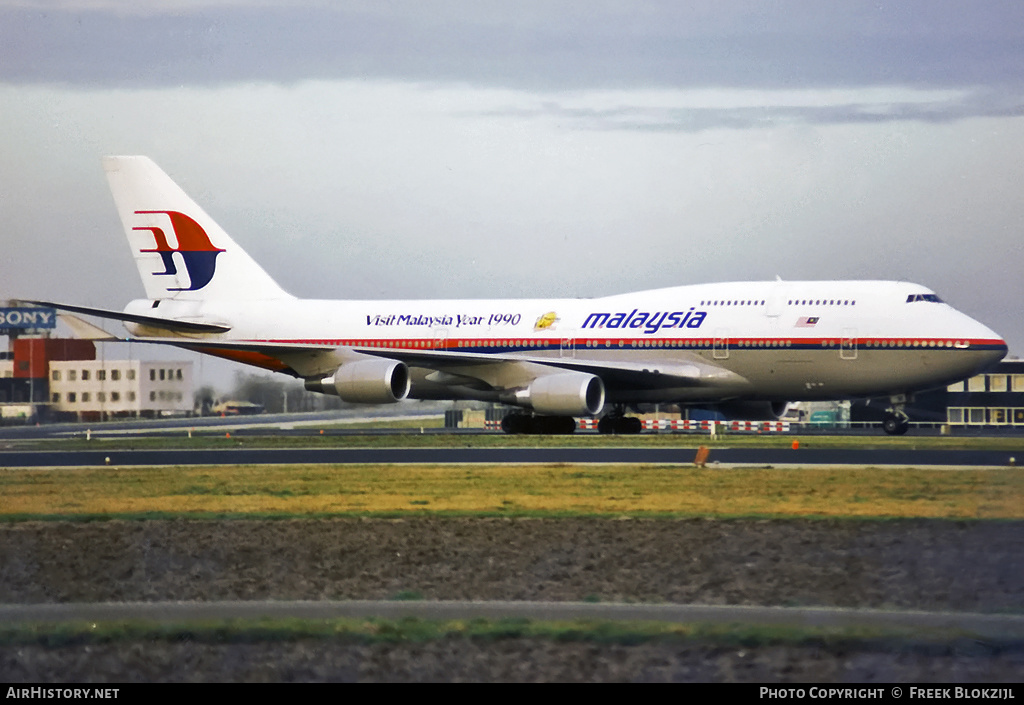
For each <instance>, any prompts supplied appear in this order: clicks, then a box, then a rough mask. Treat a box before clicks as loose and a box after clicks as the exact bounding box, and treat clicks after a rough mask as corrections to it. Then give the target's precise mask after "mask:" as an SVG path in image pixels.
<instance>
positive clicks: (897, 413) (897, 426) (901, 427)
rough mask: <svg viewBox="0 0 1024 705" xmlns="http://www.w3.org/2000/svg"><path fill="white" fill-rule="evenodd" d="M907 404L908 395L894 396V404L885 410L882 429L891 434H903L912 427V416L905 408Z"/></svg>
mask: <svg viewBox="0 0 1024 705" xmlns="http://www.w3.org/2000/svg"><path fill="white" fill-rule="evenodd" d="M905 405H906V397H894V398H893V400H892V406H891V407H889V409H888V410H887V411H886V412H885V418H884V419H883V420H882V430H883V431H885V432H886V434H888V435H890V436H902V435H903V434H904V433H906V432H907V429H908V428H910V417H909V416H907V412H906V411H904V410H903V407H904V406H905Z"/></svg>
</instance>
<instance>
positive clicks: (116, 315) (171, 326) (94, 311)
mask: <svg viewBox="0 0 1024 705" xmlns="http://www.w3.org/2000/svg"><path fill="white" fill-rule="evenodd" d="M25 303H30V304H36V305H37V306H49V307H50V308H57V309H60V310H61V311H71V312H73V313H84V314H86V315H88V316H97V317H99V318H110V319H113V320H115V321H127V322H129V323H138V324H140V325H144V326H153V327H154V328H162V329H164V330H170V331H176V332H179V333H226V332H228V331H229V330H231V327H230V326H222V325H219V324H217V323H194V322H192V321H175V320H172V319H170V318H160V317H159V316H140V315H138V314H134V313H124V312H123V311H110V310H108V309H105V308H90V307H88V306H71V305H69V304H56V303H53V302H52V301H26V302H25Z"/></svg>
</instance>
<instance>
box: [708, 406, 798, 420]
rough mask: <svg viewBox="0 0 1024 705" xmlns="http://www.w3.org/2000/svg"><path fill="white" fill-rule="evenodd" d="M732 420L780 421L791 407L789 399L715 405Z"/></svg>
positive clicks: (716, 408) (717, 409)
mask: <svg viewBox="0 0 1024 705" xmlns="http://www.w3.org/2000/svg"><path fill="white" fill-rule="evenodd" d="M714 409H715V410H716V411H720V412H722V413H723V414H725V416H726V417H727V418H728V419H730V420H732V419H736V420H738V421H778V420H779V419H781V418H782V417H783V416H785V415H786V411H787V410H788V409H789V402H788V401H730V402H726V403H724V404H718V405H716V406H715V407H714Z"/></svg>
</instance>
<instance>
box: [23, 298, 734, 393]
mask: <svg viewBox="0 0 1024 705" xmlns="http://www.w3.org/2000/svg"><path fill="white" fill-rule="evenodd" d="M33 303H39V304H40V305H48V306H54V307H55V308H60V309H63V310H66V311H75V312H78V313H85V314H89V315H94V316H101V317H105V318H111V319H115V320H128V321H134V322H137V323H144V324H146V325H149V326H153V327H160V328H163V329H164V330H169V331H171V332H173V333H180V334H188V335H195V334H200V333H211V332H222V331H223V330H224V328H223V327H222V326H218V325H215V324H200V323H192V322H188V321H170V320H168V319H158V318H156V317H150V316H136V315H132V314H124V313H121V312H117V311H106V310H103V309H93V308H87V307H82V306H69V305H63V304H59V305H58V304H49V303H46V302H33ZM138 319H142V320H138ZM120 340H124V341H138V342H146V343H157V344H164V345H174V346H176V347H181V348H185V349H188V350H194V351H196V352H200V353H205V354H209V355H214V356H217V357H222V358H226V359H229V360H234V361H236V362H241V363H245V364H248V365H254V366H257V367H261V368H263V369H267V370H271V371H274V372H283V373H285V374H290V375H292V376H295V377H315V376H317V375H325V376H326V375H329V374H332V373H333V372H334V371H335V370H336V369H337V368H338V367H339V366H340V365H342V364H344V363H345V362H349V361H353V360H357V359H365V356H373V357H381V358H387V359H391V360H399V361H401V362H403V363H405V364H406V365H408V366H409V367H417V368H422V369H426V370H432V371H434V372H435V373H437V374H435V375H433V376H428V377H427V379H428V380H430V381H433V382H436V383H440V384H446V383H450V384H465V383H466V382H477V383H481V382H482V383H483V384H485V385H487V386H489V387H492V388H496V389H505V388H514V387H517V386H522V385H526V384H529V382H531V381H532V380H534V379H536V378H538V377H542V376H544V375H547V374H553V373H555V372H556V371H559V370H571V371H576V372H585V373H589V374H593V375H596V376H598V377H600V378H601V381H602V382H603V383H604V384H605V387H606V388H608V389H617V388H622V389H658V388H663V387H695V388H714V387H719V386H722V387H725V386H730V387H735V386H736V384H737V383H742V382H743V381H744V380H743V378H741V377H740V376H739V375H737V374H736V373H734V372H731V371H729V370H727V369H725V368H723V367H720V366H718V365H715V364H713V363H711V362H709V361H707V360H705V359H703V358H701V357H700V356H698V355H694V354H692V353H687V352H684V351H678V353H677V360H675V361H671V362H668V361H665V360H657V359H651V360H646V361H645V360H636V359H635V358H633V359H631V360H629V361H624V360H613V359H601V358H598V357H585V356H580V357H544V356H541V355H532V354H529V353H522V352H515V353H474V352H453V351H448V350H410V349H407V348H387V347H381V348H378V347H363V346H360V347H347V346H343V347H338V346H336V345H333V344H329V343H313V342H284V341H221V340H216V339H209V340H203V339H195V338H193V339H182V338H177V337H174V338H150V337H145V338H122V339H120Z"/></svg>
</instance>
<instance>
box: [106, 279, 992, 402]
mask: <svg viewBox="0 0 1024 705" xmlns="http://www.w3.org/2000/svg"><path fill="white" fill-rule="evenodd" d="M126 311H128V312H131V313H149V312H151V311H152V302H150V301H138V302H133V303H132V304H131V305H129V307H128V309H126ZM159 313H160V315H161V316H167V317H171V318H180V319H186V320H197V321H198V320H202V321H206V322H216V323H224V324H227V325H229V326H231V330H230V332H228V333H224V334H209V335H208V334H203V335H196V336H190V339H191V340H195V341H196V343H197V344H196V345H193V346H192V347H195V348H197V349H202V350H204V351H205V352H214V353H215V354H223V355H224V356H225V357H231V358H233V359H239V357H238V355H237V354H233V353H231V351H227V350H222V351H220V352H219V353H218V352H216V351H217V345H216V344H217V342H218V341H222V342H225V343H226V342H236V343H252V344H255V345H259V344H269V345H276V344H281V345H319V346H327V347H329V346H337V347H339V348H352V349H355V350H362V351H370V352H371V353H372V354H376V355H379V356H382V357H386V356H387V354H386V352H385V350H381V349H389V350H396V351H398V350H400V351H406V352H408V351H424V352H430V351H437V352H446V353H452V354H458V353H465V354H467V355H470V354H471V355H473V356H475V358H476V359H479V356H481V355H494V356H500V357H501V358H503V359H518V358H523V359H527V360H535V361H536V360H543V361H545V362H548V363H550V364H552V365H554V366H566V367H569V366H572V365H575V366H577V367H579V366H581V365H582V364H583V363H585V362H586V361H593V362H595V364H596V363H602V362H603V363H607V364H626V365H629V364H631V363H636V365H638V366H640V368H642V369H643V370H644V371H645V372H646V371H648V368H650V370H651V371H655V372H657V371H658V369H657V368H659V367H664V368H665V370H666V371H671V370H673V369H681V368H682V367H685V366H687V365H694V364H696V365H700V364H702V363H705V364H707V365H712V366H714V368H721V369H722V370H727V371H729V372H731V373H734V378H733V379H724V378H723V380H722V381H721V382H720V383H719V384H715V385H711V386H707V385H699V384H680V383H678V382H672V381H671V380H670V381H668V382H666V383H665V384H658V383H656V381H652V383H651V384H648V385H640V386H639V387H638V386H637V385H636V384H635V383H633V382H632V381H631V382H630V383H628V384H626V383H623V384H617V383H616V379H615V375H609V376H608V378H607V379H605V385H606V386H607V388H608V399H609V401H613V402H646V401H659V402H662V401H663V402H699V401H703V400H708V401H714V400H720V399H723V398H736V399H766V400H788V401H796V400H810V399H836V398H848V397H859V396H876V395H895V394H903V393H907V392H912V391H914V390H918V389H925V388H930V387H935V386H938V385H942V384H946V383H948V382H950V381H954V380H957V379H962V378H964V377H967V376H970V375H972V374H974V373H976V372H977V371H978V370H980V369H983V368H984V367H986V366H988V365H990V364H992V363H994V362H995V361H997V360H999V359H1000V358H1002V357H1003V355H1004V354H1005V353H1006V344H1005V342H1004V341H1003V340H1002V339H1001V338H1000V337H999V336H998V335H997V334H996V333H994V332H993V331H992V330H990V329H989V328H987V327H985V326H984V325H982V324H981V323H979V322H977V321H975V320H973V319H972V318H970V317H968V316H966V315H965V314H963V313H960V312H959V311H957V310H955V309H953V308H952V307H950V306H948V305H946V304H944V303H941V302H939V301H938V300H937V298H936V297H935V295H934V294H933V293H932V292H931V291H930V290H928V289H926V288H924V287H922V286H919V285H916V284H911V283H906V282H888V281H819V282H784V281H774V282H773V281H768V282H737V283H720V284H702V285H693V286H680V287H673V288H667V289H657V290H650V291H642V292H636V293H631V294H622V295H616V296H608V297H602V298H595V299H508V300H435V301H358V300H353V301H326V300H302V299H272V300H267V301H255V302H254V301H244V302H243V301H233V300H227V299H214V300H208V301H189V302H180V303H179V302H175V301H173V300H170V301H167V300H165V301H161V308H160V312H159ZM129 328H130V329H132V326H131V324H129ZM133 332H136V333H138V334H140V335H144V334H145V332H146V331H145V330H144V329H143V328H140V327H138V326H135V327H134V329H133ZM200 341H201V344H199V343H200ZM244 361H247V362H250V363H252V364H261V363H260V362H259V361H258V360H255V359H253V358H252V357H251V356H250V357H249V358H247V359H245V360H244ZM264 363H265V364H264V365H263V366H266V367H268V368H269V369H279V370H284V371H291V372H293V373H294V374H298V375H300V376H306V372H305V371H303V370H302V369H297V368H295V367H294V365H292V364H291V362H289V361H287V360H286V361H285V362H281V361H280V360H265V361H264ZM570 363H572V365H570ZM411 366H413V367H415V366H416V365H415V363H412V364H411ZM289 368H292V369H289ZM652 379H654V378H652ZM452 396H453V395H452V394H445V388H444V386H443V385H442V386H438V385H436V384H433V383H431V382H430V381H429V380H428V379H426V375H420V376H418V377H417V376H414V383H413V389H412V393H411V394H410V397H411V398H417V397H419V398H451V397H452ZM454 396H456V397H460V396H461V397H466V396H470V397H472V396H473V395H472V394H466V393H461V394H460V395H454Z"/></svg>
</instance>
